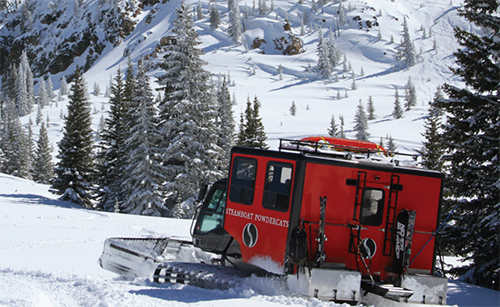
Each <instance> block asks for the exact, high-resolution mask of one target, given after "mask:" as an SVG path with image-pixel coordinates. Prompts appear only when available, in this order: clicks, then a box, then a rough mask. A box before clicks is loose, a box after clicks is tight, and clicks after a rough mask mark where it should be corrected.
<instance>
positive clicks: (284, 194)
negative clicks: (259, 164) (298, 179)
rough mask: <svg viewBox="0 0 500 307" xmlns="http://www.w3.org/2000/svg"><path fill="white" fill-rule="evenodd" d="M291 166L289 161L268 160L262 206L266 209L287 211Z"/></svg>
mask: <svg viewBox="0 0 500 307" xmlns="http://www.w3.org/2000/svg"><path fill="white" fill-rule="evenodd" d="M292 170H293V166H292V164H290V163H280V162H272V161H271V162H269V163H268V164H267V172H266V182H265V184H264V195H263V197H262V206H263V207H264V208H266V209H271V210H277V211H283V212H285V211H288V206H289V203H290V189H291V185H292Z"/></svg>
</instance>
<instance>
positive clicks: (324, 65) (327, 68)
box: [316, 28, 333, 79]
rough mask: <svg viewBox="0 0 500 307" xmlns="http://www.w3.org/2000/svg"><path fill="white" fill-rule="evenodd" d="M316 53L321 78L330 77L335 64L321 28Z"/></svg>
mask: <svg viewBox="0 0 500 307" xmlns="http://www.w3.org/2000/svg"><path fill="white" fill-rule="evenodd" d="M316 53H317V54H318V65H317V68H316V69H317V71H318V73H319V75H320V77H321V78H324V79H328V78H330V76H331V74H332V71H333V66H332V63H331V60H330V57H329V54H330V53H329V50H328V46H327V44H326V43H325V40H324V39H323V32H322V31H321V28H320V29H319V31H318V47H317V48H316Z"/></svg>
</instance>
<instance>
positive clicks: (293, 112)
mask: <svg viewBox="0 0 500 307" xmlns="http://www.w3.org/2000/svg"><path fill="white" fill-rule="evenodd" d="M290 115H292V116H295V115H297V106H296V105H295V101H292V105H291V106H290Z"/></svg>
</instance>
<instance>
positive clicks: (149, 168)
mask: <svg viewBox="0 0 500 307" xmlns="http://www.w3.org/2000/svg"><path fill="white" fill-rule="evenodd" d="M146 71H147V70H146V66H145V64H144V61H143V60H141V61H139V64H138V68H137V76H136V80H137V91H136V95H135V96H136V97H135V99H134V101H133V103H132V106H131V108H130V114H129V116H128V118H129V120H130V123H129V126H130V132H129V137H128V138H127V139H126V140H125V146H126V147H127V148H126V152H127V153H128V155H127V163H126V168H125V180H124V181H123V184H122V193H123V194H124V195H125V200H124V202H123V205H122V208H123V210H122V211H123V212H127V213H132V214H142V215H154V216H162V215H164V214H165V213H166V212H168V209H167V208H166V207H165V206H164V202H163V188H162V183H163V182H164V181H165V180H166V170H165V166H163V165H162V159H161V153H160V148H159V147H158V145H159V143H160V140H161V134H160V131H159V129H158V117H157V113H158V109H157V108H156V106H155V102H154V95H153V91H152V90H151V88H150V86H149V78H148V76H147V75H146Z"/></svg>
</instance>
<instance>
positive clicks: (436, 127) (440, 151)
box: [419, 92, 444, 171]
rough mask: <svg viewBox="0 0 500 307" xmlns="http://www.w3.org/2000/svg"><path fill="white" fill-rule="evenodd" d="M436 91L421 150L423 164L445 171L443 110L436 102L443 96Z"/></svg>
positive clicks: (431, 103)
mask: <svg viewBox="0 0 500 307" xmlns="http://www.w3.org/2000/svg"><path fill="white" fill-rule="evenodd" d="M438 93H439V92H437V93H436V95H435V97H434V102H430V103H429V105H430V108H429V113H428V115H427V117H426V118H425V121H424V128H425V131H424V133H422V136H423V137H424V139H425V140H424V141H423V142H422V145H423V146H422V150H421V151H420V152H419V153H420V154H421V155H422V160H423V162H422V165H423V166H424V167H425V168H428V169H431V170H436V171H443V168H444V160H443V156H444V148H443V144H442V142H441V131H440V130H441V129H440V127H441V121H442V118H441V112H440V110H439V109H438V108H437V107H436V105H435V103H436V101H437V100H439V99H443V97H442V96H441V97H439V96H438V95H439V94H438Z"/></svg>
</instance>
